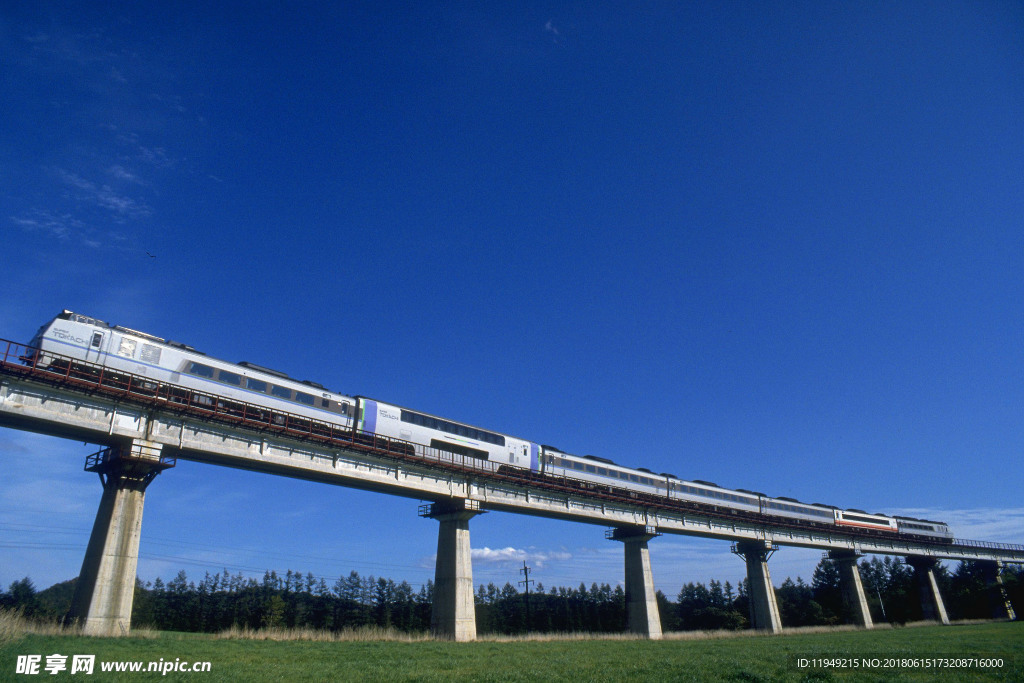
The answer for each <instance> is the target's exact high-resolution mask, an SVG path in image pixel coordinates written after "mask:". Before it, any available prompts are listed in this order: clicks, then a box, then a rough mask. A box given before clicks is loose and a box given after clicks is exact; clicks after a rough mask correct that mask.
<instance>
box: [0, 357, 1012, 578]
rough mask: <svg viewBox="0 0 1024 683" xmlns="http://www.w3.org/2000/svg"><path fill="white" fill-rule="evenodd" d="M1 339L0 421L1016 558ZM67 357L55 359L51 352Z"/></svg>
mask: <svg viewBox="0 0 1024 683" xmlns="http://www.w3.org/2000/svg"><path fill="white" fill-rule="evenodd" d="M46 355H47V357H48V358H50V359H53V358H56V359H57V360H58V362H57V363H56V364H52V363H51V364H50V365H48V366H47V367H45V368H44V367H39V366H37V363H38V360H39V358H40V354H39V353H38V352H36V350H35V349H31V348H29V347H27V346H25V345H22V344H18V343H16V342H10V341H6V340H0V376H2V377H4V380H3V387H2V390H0V425H4V426H10V427H15V428H21V429H28V430H30V431H37V432H42V433H47V434H53V435H58V436H68V437H72V438H76V439H82V440H86V441H90V442H93V443H100V444H106V445H115V444H117V443H123V442H124V441H125V440H130V439H143V440H148V441H152V442H154V443H159V444H161V445H162V446H163V448H164V452H165V453H173V454H174V455H176V456H177V457H180V458H183V459H191V460H196V461H202V462H209V463H214V464H220V465H227V466H232V467H239V468H244V469H251V470H258V471H264V472H268V473H273V474H278V475H284V476H291V477H298V478H304V479H312V480H316V481H322V482H326V483H332V484H338V485H343V486H352V487H357V488H364V489H370V490H375V491H381V492H385V493H389V494H395V495H402V496H406V497H411V498H418V499H428V500H437V501H440V500H444V499H447V498H451V497H457V498H466V499H471V500H476V501H478V502H479V503H480V505H481V507H483V508H485V509H492V510H503V511H509V512H515V513H519V514H530V515H540V516H547V517H556V518H561V519H569V520H574V521H579V522H585V523H591V524H601V525H605V526H614V527H621V526H643V527H656V528H657V530H658V531H659V532H662V533H677V534H691V535H699V536H706V537H712V538H719V539H725V540H731V541H743V540H761V541H768V542H770V543H773V544H776V545H793V546H802V547H810V548H819V549H825V550H837V549H845V550H855V551H857V552H864V553H875V554H895V555H926V556H931V557H937V558H948V559H984V560H1001V561H1003V562H1014V563H1024V546H1019V545H1009V544H1000V543H989V542H984V541H963V540H957V541H955V542H953V543H952V544H950V543H945V542H940V541H938V540H935V541H932V540H914V541H910V540H908V539H905V538H901V537H899V536H897V535H895V534H882V533H877V532H870V531H863V532H858V531H852V530H843V531H842V532H840V531H839V530H838V529H836V528H835V527H834V526H830V525H827V524H813V523H807V524H802V523H798V522H796V521H791V520H783V519H781V518H777V517H771V516H766V515H760V514H756V513H748V512H743V511H737V510H731V509H729V508H726V507H719V506H709V505H702V504H697V503H690V502H686V501H680V500H674V499H667V498H663V497H658V496H644V495H639V494H630V493H629V492H626V491H624V490H616V489H610V488H607V487H599V486H595V485H593V484H589V483H587V482H582V481H577V480H573V479H570V478H565V477H551V476H547V475H540V474H538V473H533V472H529V471H523V470H518V469H514V468H506V467H502V466H498V465H496V464H495V463H491V462H488V461H481V460H478V459H476V458H471V457H466V456H462V455H458V454H454V453H450V452H448V451H443V450H438V449H433V448H430V447H427V446H423V445H421V444H415V443H411V442H406V441H400V440H397V439H390V438H387V437H382V436H378V435H375V434H368V433H365V432H360V431H353V430H351V429H347V428H343V427H341V426H339V425H335V424H331V423H329V422H324V421H318V420H311V419H309V418H307V417H304V416H300V415H294V414H289V413H285V412H279V411H271V410H268V409H267V408H266V407H264V406H257V405H254V404H248V403H243V402H239V401H236V400H234V399H226V398H224V397H220V396H216V395H211V394H208V393H203V392H198V391H195V390H192V389H189V388H186V387H182V386H177V385H173V384H167V383H161V382H154V381H153V379H152V378H147V377H143V376H138V375H132V374H129V373H124V372H121V371H111V370H110V369H108V368H105V367H103V366H99V365H94V364H88V363H83V362H81V361H78V360H75V361H74V362H71V361H72V359H70V358H67V359H61V358H60V357H59V356H55V355H54V354H50V353H47V354H46ZM62 360H63V361H65V362H61V361H62Z"/></svg>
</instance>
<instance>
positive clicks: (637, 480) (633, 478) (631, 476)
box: [629, 474, 640, 484]
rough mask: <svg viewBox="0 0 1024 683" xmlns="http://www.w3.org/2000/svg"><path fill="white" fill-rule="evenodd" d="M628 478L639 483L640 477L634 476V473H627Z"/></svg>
mask: <svg viewBox="0 0 1024 683" xmlns="http://www.w3.org/2000/svg"><path fill="white" fill-rule="evenodd" d="M629 480H630V481H631V482H633V483H635V484H639V483H640V477H638V476H636V475H635V474H631V475H629Z"/></svg>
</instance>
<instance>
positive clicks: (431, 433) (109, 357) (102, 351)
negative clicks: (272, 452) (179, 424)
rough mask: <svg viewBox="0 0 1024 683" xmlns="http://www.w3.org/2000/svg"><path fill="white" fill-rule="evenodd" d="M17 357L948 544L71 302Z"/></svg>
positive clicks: (439, 450)
mask: <svg viewBox="0 0 1024 683" xmlns="http://www.w3.org/2000/svg"><path fill="white" fill-rule="evenodd" d="M22 361H23V362H25V363H26V364H30V365H32V366H33V368H35V369H38V370H43V371H48V372H53V373H60V374H66V373H69V372H71V371H72V370H74V371H75V372H76V373H77V374H79V375H82V374H85V375H88V374H89V373H94V374H95V373H99V372H107V373H124V375H125V376H131V377H133V378H138V381H137V382H136V384H137V386H138V387H139V389H140V390H141V391H143V392H145V391H146V390H150V391H152V392H154V393H156V392H157V391H158V390H159V389H160V388H161V387H172V389H171V390H170V391H169V393H168V394H167V396H168V397H169V400H174V397H175V395H176V394H175V393H174V391H175V389H173V388H180V390H181V391H187V392H188V400H189V402H190V404H196V405H199V406H203V405H205V406H207V407H210V408H211V409H214V408H215V409H217V410H219V411H221V412H227V413H229V414H230V413H236V414H238V415H243V414H244V415H246V416H250V417H255V419H257V420H258V421H260V422H261V423H265V424H270V425H273V424H275V423H276V424H284V423H285V421H287V420H291V421H292V422H293V423H294V421H295V420H300V421H302V420H305V421H307V422H308V424H309V425H310V426H311V428H312V425H314V424H316V425H323V424H327V425H330V426H331V430H332V433H333V431H334V430H335V429H338V430H342V431H344V432H347V433H350V434H351V435H352V440H353V442H355V443H359V442H361V441H362V442H365V440H366V439H368V438H371V439H372V438H374V437H377V436H380V437H386V438H387V439H388V440H389V443H394V444H399V448H403V447H404V448H407V449H408V453H409V454H410V455H411V454H413V453H415V452H416V448H417V447H420V452H422V453H424V454H428V455H429V454H431V453H433V454H435V456H439V455H441V454H447V455H451V456H461V458H462V460H463V461H466V460H468V461H471V462H474V463H477V464H479V465H480V466H482V467H489V468H493V470H494V471H502V472H510V473H516V472H521V473H523V474H524V475H529V476H530V477H533V478H544V477H550V478H558V479H559V480H561V481H572V482H573V483H574V485H575V486H577V487H578V488H579V489H580V493H581V494H584V495H586V494H588V493H591V494H592V493H595V492H600V491H604V492H607V493H610V494H622V495H627V496H633V497H643V498H644V499H652V498H654V499H658V500H665V501H668V502H673V503H680V504H686V505H690V506H693V507H694V509H698V510H700V509H705V510H709V511H712V512H718V511H722V510H726V511H729V512H730V513H731V514H733V515H737V516H748V517H754V516H764V517H770V518H777V519H779V520H780V521H782V520H785V521H789V522H794V523H798V524H800V525H812V526H817V527H826V528H827V527H831V528H836V529H837V530H844V531H848V532H850V533H858V534H871V535H876V536H878V535H894V536H901V537H911V538H914V539H917V540H921V541H925V542H930V543H952V542H953V536H952V534H951V533H950V530H949V527H948V525H947V524H945V523H944V522H936V521H931V520H925V519H914V518H909V517H900V516H891V515H886V514H877V513H867V512H865V511H863V510H855V509H841V508H838V507H835V506H833V505H826V504H822V503H802V502H800V501H798V500H794V499H792V498H783V497H770V496H767V495H765V494H763V493H758V492H756V491H749V490H745V489H728V488H724V487H721V486H718V485H716V484H713V483H711V482H707V481H701V480H692V481H688V480H684V479H681V478H679V477H678V476H676V475H674V474H670V473H668V472H662V473H660V474H656V473H654V472H652V471H651V470H648V469H645V468H642V467H639V468H631V467H624V466H622V465H619V464H617V463H615V462H613V461H611V460H608V459H605V458H600V457H596V456H592V455H582V456H580V455H572V454H569V453H565V452H562V451H561V450H559V449H557V448H554V447H552V446H547V445H542V444H538V443H535V442H533V441H530V440H528V439H521V438H518V437H514V436H511V435H508V434H502V433H499V432H495V431H491V430H487V429H481V428H478V427H474V426H471V425H468V424H465V423H462V422H458V421H455V420H451V419H447V418H442V417H439V416H436V415H431V414H429V413H426V412H422V411H415V410H410V409H407V408H403V407H401V406H397V405H394V404H391V403H387V402H384V401H378V400H374V399H370V398H366V397H364V396H349V395H346V394H341V393H337V392H334V391H330V390H328V389H327V388H326V387H324V386H323V385H321V384H319V383H317V382H313V381H309V380H296V379H294V378H292V377H290V376H288V375H287V374H286V373H283V372H279V371H277V370H273V369H270V368H267V367H263V366H260V365H256V364H254V363H249V362H239V363H231V362H228V361H224V360H220V359H216V358H212V357H210V356H207V355H206V354H204V353H202V352H200V351H197V350H196V349H195V348H193V347H191V346H189V345H187V344H183V343H180V342H175V341H170V340H167V339H163V338H161V337H156V336H154V335H151V334H147V333H145V332H139V331H138V330H133V329H130V328H127V327H122V326H120V325H111V324H108V323H105V322H103V321H101V320H97V319H96V318H91V317H88V316H85V315H80V314H77V313H73V312H72V311H68V310H65V311H62V312H61V313H60V314H58V315H57V316H56V317H55V318H53V319H52V320H50V321H49V322H47V323H46V324H45V325H43V326H42V327H41V328H40V329H39V331H38V332H37V333H36V335H35V337H34V338H33V339H32V341H31V343H30V347H29V350H28V352H27V353H26V354H25V355H24V356H23V357H22ZM181 396H183V394H182V395H181Z"/></svg>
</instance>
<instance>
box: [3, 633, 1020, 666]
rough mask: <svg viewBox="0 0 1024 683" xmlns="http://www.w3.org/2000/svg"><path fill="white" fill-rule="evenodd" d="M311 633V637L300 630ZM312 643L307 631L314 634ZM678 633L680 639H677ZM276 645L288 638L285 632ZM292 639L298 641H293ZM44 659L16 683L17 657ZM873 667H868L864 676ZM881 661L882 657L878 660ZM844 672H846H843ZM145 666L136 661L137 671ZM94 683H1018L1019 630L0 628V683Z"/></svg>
mask: <svg viewBox="0 0 1024 683" xmlns="http://www.w3.org/2000/svg"><path fill="white" fill-rule="evenodd" d="M307 635H309V634H307ZM313 635H314V636H315V634H313ZM680 635H681V634H680ZM283 637H286V638H288V637H290V638H295V637H297V636H296V634H291V636H289V635H287V634H285V635H284V636H283ZM298 637H301V634H300V636H298ZM55 653H56V654H61V655H68V656H69V658H68V668H69V669H70V662H71V660H70V655H76V654H86V655H95V656H96V664H95V669H94V673H93V674H92V675H91V676H89V675H85V674H82V673H78V674H75V675H70V674H69V673H68V672H67V671H64V672H62V673H60V674H58V675H56V676H54V675H50V674H49V673H48V672H47V671H45V670H44V667H45V665H46V656H47V655H52V654H55ZM30 654H38V655H42V662H41V666H40V669H39V674H37V675H35V676H33V675H17V674H16V673H15V671H16V663H17V659H18V656H19V655H30ZM933 657H934V658H996V659H1000V658H1001V659H1002V660H1003V665H1002V666H1001V667H997V668H988V669H979V668H957V669H940V668H926V667H925V663H924V662H919V663H917V665H916V666H915V665H911V666H899V665H897V666H895V667H891V666H889V665H890V664H892V662H891V660H893V659H895V660H901V659H902V660H907V659H914V658H933ZM800 658H804V659H808V660H813V659H821V658H832V659H836V658H851V659H852V660H855V661H856V662H857V663H858V664H859V665H860V668H856V669H855V668H846V669H842V670H840V669H834V668H829V669H825V668H820V667H819V668H815V667H809V666H805V667H801V666H799V665H798V660H799V659H800ZM161 659H162V660H163V661H164V662H174V661H175V660H176V659H180V660H185V661H188V662H210V671H209V672H198V673H193V672H187V673H184V672H182V673H176V672H174V671H171V672H170V673H168V674H167V675H165V676H162V675H161V674H160V673H155V672H154V673H147V672H141V673H127V672H126V673H119V674H118V673H103V672H101V671H100V666H101V663H102V662H112V661H140V662H146V663H148V662H150V661H154V662H157V661H159V660H161ZM865 660H868V662H867V663H871V660H877V665H876V666H872V667H869V668H862V667H863V666H864V665H865V663H866V662H865ZM887 660H890V661H887ZM851 666H852V665H851ZM143 667H145V664H144V665H143ZM39 679H45V680H87V681H88V680H96V681H139V680H156V679H162V680H168V681H186V680H187V681H452V680H465V681H551V680H555V681H558V680H566V681H689V680H693V681H831V680H843V681H847V680H848V681H934V680H938V681H963V680H978V681H1024V624H1022V623H1019V622H1016V623H995V624H964V625H953V626H944V627H943V626H920V627H908V628H896V629H889V628H885V629H879V630H874V631H857V630H853V631H832V632H791V633H786V634H783V635H781V636H736V635H733V636H722V637H703V638H694V637H693V636H692V635H688V636H687V637H678V638H676V637H673V636H672V635H670V636H669V637H668V638H667V639H666V640H662V641H654V642H652V641H644V640H631V639H578V638H572V639H558V638H543V639H536V640H481V641H478V642H475V643H447V642H435V641H430V640H393V639H392V640H388V639H374V640H359V639H356V638H353V639H348V640H340V641H326V640H313V639H308V640H307V639H283V640H257V639H252V638H239V637H229V638H224V637H216V636H211V635H200V634H183V633H145V634H143V635H142V636H141V637H140V636H135V637H129V638H87V637H83V636H73V635H53V634H38V633H23V632H20V633H12V632H8V633H7V634H6V635H4V634H3V632H2V631H0V680H2V681H8V680H21V681H30V680H39Z"/></svg>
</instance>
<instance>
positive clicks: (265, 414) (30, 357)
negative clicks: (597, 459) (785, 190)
mask: <svg viewBox="0 0 1024 683" xmlns="http://www.w3.org/2000/svg"><path fill="white" fill-rule="evenodd" d="M0 348H2V353H0V373H4V374H10V375H14V376H18V377H22V378H25V379H29V380H33V381H39V382H43V383H48V384H54V385H59V386H62V387H66V388H69V389H72V390H76V391H81V392H85V393H90V394H102V395H105V396H107V397H110V398H114V399H117V400H123V401H128V402H131V403H135V404H137V405H143V406H148V407H158V408H161V409H164V410H169V411H172V412H179V413H186V414H189V415H191V416H194V417H197V418H199V419H204V420H214V421H218V422H222V423H225V424H228V425H232V426H237V427H243V428H250V429H255V430H257V431H260V432H272V433H275V434H279V435H282V436H287V437H290V438H296V439H300V440H307V441H313V442H317V443H321V444H324V445H329V446H334V447H339V448H348V449H353V450H357V451H362V452H366V453H370V454H373V455H376V456H382V457H385V458H389V459H393V460H398V461H404V462H409V463H413V464H417V465H421V466H426V467H431V468H440V469H444V470H446V471H450V472H451V471H454V472H458V473H461V474H471V475H475V476H479V477H483V478H488V479H495V480H500V481H504V482H507V483H514V484H518V485H521V486H534V487H537V488H544V489H547V490H554V491H558V492H562V493H569V494H574V495H577V496H580V497H584V498H592V499H595V500H605V501H612V502H616V503H620V504H627V505H634V506H640V507H646V508H649V509H655V510H656V509H663V510H667V511H671V512H676V513H679V512H683V513H684V514H698V515H701V516H707V517H710V518H713V519H719V520H725V521H729V522H736V521H742V522H744V523H760V524H765V525H768V526H770V527H772V528H773V529H795V530H799V531H803V532H807V531H808V527H806V526H804V525H802V524H799V523H796V522H792V521H790V520H781V519H777V518H771V519H755V518H753V517H751V516H750V515H753V514H754V513H740V512H736V513H730V512H729V511H728V510H722V509H720V508H717V509H715V510H708V509H706V506H704V505H701V504H699V503H691V502H689V501H682V500H677V499H671V498H669V499H665V498H661V497H659V496H653V495H650V494H642V493H636V492H628V491H623V494H616V493H614V489H611V488H610V487H599V486H595V485H594V484H593V483H591V482H585V481H582V480H576V479H572V478H570V477H564V476H552V475H547V474H545V475H541V474H538V473H534V472H532V471H524V470H518V469H516V470H512V469H506V468H504V467H503V466H500V465H497V464H495V463H493V462H490V461H486V460H480V459H478V458H473V457H470V456H465V455H460V454H457V453H452V452H450V451H445V450H442V449H437V448H432V447H430V446H425V445H423V444H418V443H413V442H410V441H403V440H401V439H394V438H391V437H386V436H381V435H378V434H374V433H372V432H365V431H362V430H355V429H352V428H349V427H343V426H341V425H337V424H334V423H330V422H325V421H321V420H315V419H312V418H309V417H306V416H302V415H297V414H294V413H287V412H284V411H279V410H273V409H270V408H267V407H266V406H260V405H255V404H251V403H246V402H244V401H239V400H237V399H233V398H228V397H224V396H219V395H216V394H209V393H206V392H201V391H196V390H194V389H191V388H188V387H183V386H180V385H174V384H168V383H164V382H155V381H154V380H153V378H151V377H145V376H141V375H134V374H132V373H127V372H123V371H120V370H114V369H111V368H107V367H105V366H102V365H97V364H95V363H89V362H86V361H82V360H79V359H77V358H73V357H70V356H63V355H61V354H55V353H51V352H49V351H45V352H44V351H41V350H39V349H37V348H34V347H31V346H28V345H26V344H21V343H18V342H13V341H10V340H6V339H0ZM172 466H173V465H172ZM606 489H607V490H606ZM757 517H758V518H760V517H761V516H760V515H757ZM816 530H818V531H821V529H816ZM830 533H832V534H833V535H836V536H848V537H850V538H852V539H854V540H856V539H858V538H861V537H867V538H870V539H871V540H879V539H881V538H882V537H881V536H876V535H873V534H869V533H866V532H865V533H864V534H860V533H859V532H855V531H853V530H844V532H843V533H837V532H836V531H834V530H831V531H830ZM886 538H888V537H886ZM907 540H909V539H907ZM913 542H914V543H919V544H922V545H929V544H930V545H934V546H945V547H948V546H950V545H952V546H955V547H958V548H962V549H965V550H966V549H984V550H1001V551H1009V552H1016V553H1021V554H1022V560H1024V545H1013V544H1008V543H990V542H986V541H968V540H955V541H953V542H952V544H951V543H950V542H948V541H941V540H936V541H935V542H929V541H923V540H920V539H914V540H913Z"/></svg>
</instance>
